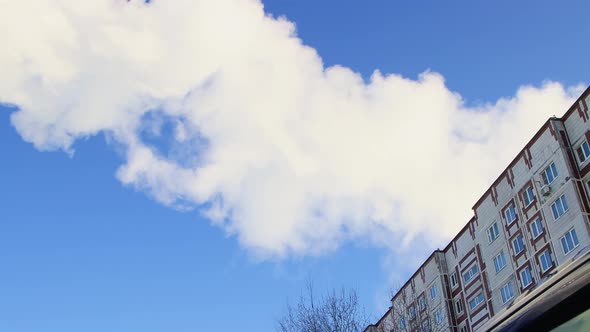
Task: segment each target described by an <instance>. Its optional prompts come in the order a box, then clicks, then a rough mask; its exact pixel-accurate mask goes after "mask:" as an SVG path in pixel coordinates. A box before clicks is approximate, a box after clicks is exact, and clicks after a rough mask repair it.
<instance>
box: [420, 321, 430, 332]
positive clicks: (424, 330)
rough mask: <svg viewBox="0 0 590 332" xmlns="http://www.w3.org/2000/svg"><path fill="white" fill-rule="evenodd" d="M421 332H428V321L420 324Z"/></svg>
mask: <svg viewBox="0 0 590 332" xmlns="http://www.w3.org/2000/svg"><path fill="white" fill-rule="evenodd" d="M422 331H423V332H430V322H429V321H425V322H424V323H422Z"/></svg>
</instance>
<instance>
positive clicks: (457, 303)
mask: <svg viewBox="0 0 590 332" xmlns="http://www.w3.org/2000/svg"><path fill="white" fill-rule="evenodd" d="M455 312H456V313H457V315H459V314H461V313H463V303H462V302H461V299H458V300H457V301H455Z"/></svg>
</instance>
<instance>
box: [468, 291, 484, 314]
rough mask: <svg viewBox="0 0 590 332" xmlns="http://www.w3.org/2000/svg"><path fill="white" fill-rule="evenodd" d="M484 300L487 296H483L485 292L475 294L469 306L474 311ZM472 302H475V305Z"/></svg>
mask: <svg viewBox="0 0 590 332" xmlns="http://www.w3.org/2000/svg"><path fill="white" fill-rule="evenodd" d="M484 302H485V298H484V296H483V292H479V294H477V295H475V297H474V298H472V299H471V301H469V308H470V309H471V311H473V310H474V309H476V308H477V307H479V306H480V305H481V304H482V303H484ZM472 303H475V305H472Z"/></svg>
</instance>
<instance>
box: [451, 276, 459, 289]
mask: <svg viewBox="0 0 590 332" xmlns="http://www.w3.org/2000/svg"><path fill="white" fill-rule="evenodd" d="M457 286H459V277H458V276H457V272H453V273H451V288H452V289H455V288H457Z"/></svg>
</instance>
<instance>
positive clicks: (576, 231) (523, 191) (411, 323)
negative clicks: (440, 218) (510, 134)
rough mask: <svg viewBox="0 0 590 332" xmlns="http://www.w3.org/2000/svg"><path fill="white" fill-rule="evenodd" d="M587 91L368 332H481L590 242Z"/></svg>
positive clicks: (545, 129) (549, 125) (531, 145)
mask: <svg viewBox="0 0 590 332" xmlns="http://www.w3.org/2000/svg"><path fill="white" fill-rule="evenodd" d="M589 104H590V87H589V88H588V89H586V91H585V92H584V93H583V94H582V95H581V96H580V97H579V98H578V100H576V102H575V103H574V104H573V105H572V106H571V107H570V109H569V110H567V112H566V113H565V114H564V115H563V117H561V118H556V117H553V118H550V119H548V120H547V121H546V122H545V124H544V125H543V126H542V127H541V128H540V129H539V131H538V132H537V133H536V134H535V135H534V136H533V138H532V139H531V140H530V141H529V142H528V144H527V145H526V146H525V147H524V148H523V149H522V150H521V152H520V153H519V154H518V155H517V156H516V157H515V158H514V160H512V162H511V163H510V164H509V165H508V167H507V168H506V169H505V170H504V171H503V172H502V174H500V176H499V177H498V178H497V179H496V180H495V181H494V182H493V183H492V185H491V186H490V188H489V189H488V190H487V191H486V192H485V193H484V194H483V195H482V196H481V198H480V199H479V200H478V201H477V202H476V203H475V205H474V206H473V212H474V216H473V217H472V218H471V220H469V222H468V223H467V224H466V225H465V226H464V227H463V229H461V231H459V233H458V234H457V235H456V236H455V237H454V238H453V239H452V240H451V241H450V242H449V244H448V245H447V246H446V247H445V248H444V249H442V250H440V249H437V250H436V251H434V252H433V253H432V254H431V255H430V257H428V259H426V261H425V262H424V263H423V264H422V266H420V267H419V268H418V270H417V271H416V272H415V273H414V274H413V275H412V276H411V277H410V279H409V280H408V281H407V282H406V283H405V284H404V285H403V286H402V287H401V288H400V289H399V290H398V291H397V293H396V294H395V295H394V296H393V298H392V299H391V307H390V308H389V310H388V311H387V312H386V313H385V314H384V316H383V317H382V318H381V319H380V320H379V321H378V322H377V323H376V324H372V325H369V326H368V327H367V328H366V329H365V331H366V332H373V331H387V332H389V331H432V332H435V331H460V332H467V331H476V330H478V329H479V328H481V327H482V326H483V324H485V323H486V322H487V321H488V320H489V319H490V318H491V317H493V316H494V315H495V314H496V313H498V312H501V311H502V310H503V309H505V308H506V307H507V306H509V305H510V304H511V303H512V302H513V301H514V300H515V299H516V298H517V297H518V296H519V295H520V294H523V293H524V292H526V291H528V290H529V289H532V288H535V287H536V286H537V285H539V284H540V283H543V282H544V281H545V280H546V279H547V278H548V277H549V276H550V275H551V272H552V271H554V270H555V268H556V267H557V266H558V265H560V264H563V263H564V262H566V261H567V260H569V259H570V258H572V257H573V256H575V254H576V252H578V251H579V250H580V249H581V248H583V247H584V246H586V245H590V223H589V212H590V200H589V197H590V111H589V110H588V105H589Z"/></svg>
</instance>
